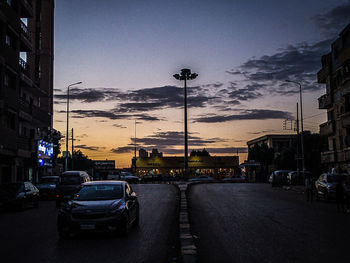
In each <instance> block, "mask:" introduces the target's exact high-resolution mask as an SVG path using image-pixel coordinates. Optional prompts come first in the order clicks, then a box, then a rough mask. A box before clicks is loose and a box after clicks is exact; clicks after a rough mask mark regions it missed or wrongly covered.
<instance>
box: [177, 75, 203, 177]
mask: <svg viewBox="0 0 350 263" xmlns="http://www.w3.org/2000/svg"><path fill="white" fill-rule="evenodd" d="M173 76H174V78H176V79H177V80H183V81H184V108H185V118H184V119H185V120H184V122H185V159H184V165H185V167H184V172H185V179H186V180H187V179H188V136H187V80H192V79H195V78H196V77H197V76H198V74H197V73H191V70H190V69H188V68H183V69H181V73H180V74H175V75H173Z"/></svg>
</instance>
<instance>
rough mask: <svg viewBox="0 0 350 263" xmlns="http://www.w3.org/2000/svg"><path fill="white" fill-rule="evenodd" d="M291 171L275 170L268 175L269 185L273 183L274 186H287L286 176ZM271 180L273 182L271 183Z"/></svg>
mask: <svg viewBox="0 0 350 263" xmlns="http://www.w3.org/2000/svg"><path fill="white" fill-rule="evenodd" d="M289 172H291V170H276V171H273V172H272V173H271V174H270V177H269V183H274V184H276V185H286V184H287V176H288V173H289ZM273 180H275V181H274V182H273Z"/></svg>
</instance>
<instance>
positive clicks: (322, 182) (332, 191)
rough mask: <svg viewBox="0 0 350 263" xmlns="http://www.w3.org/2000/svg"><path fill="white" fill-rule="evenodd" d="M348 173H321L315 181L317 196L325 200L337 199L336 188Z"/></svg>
mask: <svg viewBox="0 0 350 263" xmlns="http://www.w3.org/2000/svg"><path fill="white" fill-rule="evenodd" d="M347 176H348V175H347V174H329V173H324V174H321V175H320V177H319V178H318V179H317V181H316V182H315V187H316V198H317V199H319V198H320V197H322V198H323V199H325V200H331V199H335V195H336V188H337V185H338V184H339V182H340V179H341V178H342V177H343V178H346V177H347Z"/></svg>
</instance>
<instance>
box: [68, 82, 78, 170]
mask: <svg viewBox="0 0 350 263" xmlns="http://www.w3.org/2000/svg"><path fill="white" fill-rule="evenodd" d="M81 83H82V82H81V81H79V82H76V83H73V84H70V85H68V87H67V130H66V132H67V134H66V163H65V171H68V141H69V137H68V131H69V88H70V87H72V86H74V85H78V84H81ZM72 154H73V153H72Z"/></svg>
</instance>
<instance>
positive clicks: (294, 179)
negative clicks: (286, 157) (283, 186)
mask: <svg viewBox="0 0 350 263" xmlns="http://www.w3.org/2000/svg"><path fill="white" fill-rule="evenodd" d="M308 176H309V177H312V174H311V173H310V172H308V171H305V172H303V171H299V175H298V172H297V171H291V172H289V173H288V175H287V184H288V185H303V184H304V183H305V178H306V177H308Z"/></svg>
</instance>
